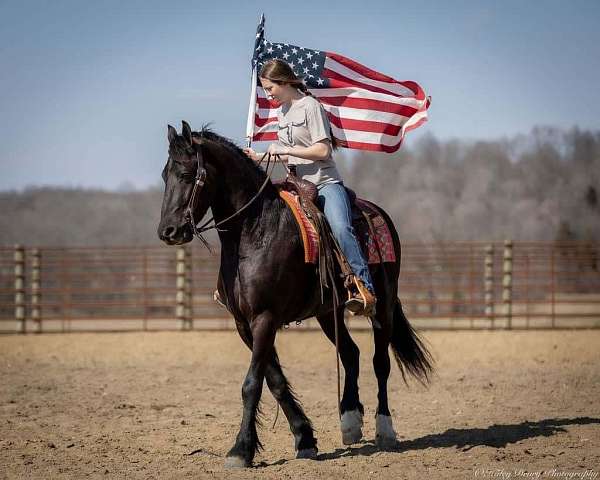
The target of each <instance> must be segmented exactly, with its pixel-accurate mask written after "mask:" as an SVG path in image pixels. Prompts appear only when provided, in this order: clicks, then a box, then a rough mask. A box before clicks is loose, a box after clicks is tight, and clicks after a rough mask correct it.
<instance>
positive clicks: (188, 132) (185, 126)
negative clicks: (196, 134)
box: [181, 120, 192, 146]
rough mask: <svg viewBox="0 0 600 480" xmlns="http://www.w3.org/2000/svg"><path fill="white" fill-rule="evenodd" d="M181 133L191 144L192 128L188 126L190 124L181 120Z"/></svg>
mask: <svg viewBox="0 0 600 480" xmlns="http://www.w3.org/2000/svg"><path fill="white" fill-rule="evenodd" d="M181 126H182V128H181V134H182V135H183V138H185V139H186V141H187V144H188V145H190V146H191V145H192V129H191V128H190V125H189V124H188V123H187V122H186V121H185V120H182V121H181Z"/></svg>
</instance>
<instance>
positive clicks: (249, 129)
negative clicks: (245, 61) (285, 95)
mask: <svg viewBox="0 0 600 480" xmlns="http://www.w3.org/2000/svg"><path fill="white" fill-rule="evenodd" d="M256 81H257V78H256V65H255V66H254V67H252V81H251V82H250V83H251V84H250V105H249V107H248V121H247V122H246V147H248V148H250V146H251V145H252V135H253V134H254V115H255V112H256Z"/></svg>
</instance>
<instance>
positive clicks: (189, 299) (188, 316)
mask: <svg viewBox="0 0 600 480" xmlns="http://www.w3.org/2000/svg"><path fill="white" fill-rule="evenodd" d="M185 264H186V266H185V269H186V278H185V321H186V323H187V328H188V330H193V329H194V305H193V294H192V275H193V274H194V270H193V268H192V247H191V245H190V246H188V247H187V248H186V249H185Z"/></svg>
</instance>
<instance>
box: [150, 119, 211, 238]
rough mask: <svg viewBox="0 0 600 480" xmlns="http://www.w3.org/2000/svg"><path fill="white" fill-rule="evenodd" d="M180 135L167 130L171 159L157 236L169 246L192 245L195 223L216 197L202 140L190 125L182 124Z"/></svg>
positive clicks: (167, 169)
mask: <svg viewBox="0 0 600 480" xmlns="http://www.w3.org/2000/svg"><path fill="white" fill-rule="evenodd" d="M182 125H183V127H182V130H181V135H178V134H177V130H175V129H174V128H173V127H172V126H171V125H169V128H168V139H169V158H168V160H167V164H166V165H165V168H164V169H163V172H162V178H163V180H164V181H165V193H164V196H163V202H162V209H161V212H160V223H159V224H158V236H159V237H160V239H161V240H162V241H163V242H165V243H167V244H169V245H181V244H183V243H187V242H190V241H191V240H192V239H193V238H194V237H193V230H192V222H198V221H200V220H201V219H202V217H204V215H205V214H206V211H207V210H208V208H209V207H210V205H211V203H212V200H213V197H214V182H212V181H209V179H210V178H211V177H214V173H215V172H214V169H213V168H212V167H211V166H210V165H208V163H207V162H206V158H205V156H206V155H207V153H208V149H207V147H206V145H203V139H201V138H199V137H196V136H194V135H192V129H191V128H190V126H189V125H188V124H187V122H185V121H184V122H182Z"/></svg>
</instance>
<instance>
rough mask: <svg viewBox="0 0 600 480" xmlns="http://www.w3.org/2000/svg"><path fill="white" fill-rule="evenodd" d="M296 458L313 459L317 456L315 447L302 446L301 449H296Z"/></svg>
mask: <svg viewBox="0 0 600 480" xmlns="http://www.w3.org/2000/svg"><path fill="white" fill-rule="evenodd" d="M296 458H309V459H313V460H314V459H315V458H317V449H316V448H303V449H302V450H298V453H296Z"/></svg>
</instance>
